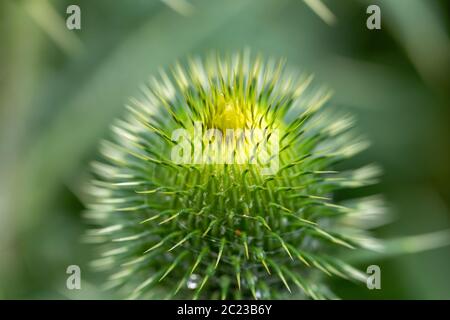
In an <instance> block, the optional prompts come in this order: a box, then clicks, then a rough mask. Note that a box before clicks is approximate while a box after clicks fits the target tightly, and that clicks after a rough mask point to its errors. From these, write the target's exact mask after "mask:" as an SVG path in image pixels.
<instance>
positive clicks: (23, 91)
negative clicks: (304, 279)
mask: <svg viewBox="0 0 450 320" xmlns="http://www.w3.org/2000/svg"><path fill="white" fill-rule="evenodd" d="M70 4H77V5H79V6H80V8H81V26H82V29H81V30H76V31H69V30H67V28H66V26H65V19H66V17H67V14H66V8H67V6H68V5H70ZM320 4H322V6H326V8H328V10H329V11H327V10H325V9H323V7H321V5H320ZM370 4H377V5H379V6H380V8H381V19H382V29H381V30H368V29H367V28H366V19H367V17H368V14H366V8H367V6H368V5H370ZM449 12H450V2H449V1H446V0H443V1H438V0H384V1H376V0H348V1H330V0H328V1H326V0H322V1H321V2H319V1H317V0H312V1H308V3H306V2H305V1H302V0H226V1H225V0H222V1H219V0H165V1H156V0H155V1H147V0H128V1H119V0H116V1H111V0H95V1H93V0H80V1H75V0H61V1H56V0H55V1H50V0H2V1H0V298H3V299H11V298H19V299H44V298H51V299H66V298H68V299H78V298H85V299H89V298H98V299H104V298H114V295H113V294H112V293H104V292H102V291H101V290H100V284H101V283H102V277H101V276H100V275H98V274H95V273H93V272H92V271H90V269H89V261H90V259H91V258H92V251H91V248H90V247H89V246H87V245H85V244H83V243H81V241H80V236H81V235H82V234H83V232H84V229H85V225H84V224H83V220H82V219H81V212H82V210H83V204H82V203H83V202H82V199H83V195H82V192H81V189H82V185H83V182H84V181H85V179H86V177H87V175H88V163H89V161H90V160H92V159H94V158H95V157H96V156H97V145H98V142H99V140H100V139H101V138H105V137H107V136H108V126H109V124H110V123H111V121H112V119H114V118H115V117H118V116H120V115H121V114H123V112H124V108H123V105H124V103H126V102H127V99H128V98H129V97H130V96H132V95H135V94H137V93H138V87H139V86H140V85H141V84H142V83H143V82H144V81H146V79H148V76H149V75H151V74H152V73H155V72H157V70H158V68H160V67H168V66H169V65H170V64H171V63H172V62H174V61H175V60H176V59H180V58H183V57H186V56H188V55H196V54H200V55H203V54H205V53H207V52H208V51H210V50H213V49H214V50H219V51H225V52H230V51H231V52H232V51H236V50H240V49H243V48H246V47H248V48H251V49H252V51H253V52H261V53H263V54H264V55H265V56H274V57H286V58H287V60H288V66H292V67H295V68H298V69H300V70H303V71H305V72H309V73H314V74H315V75H316V81H317V82H318V83H323V84H326V85H327V86H329V87H330V88H332V89H334V91H335V96H334V102H335V103H336V104H338V105H342V106H344V107H345V108H348V110H349V111H351V112H352V113H354V114H355V115H356V116H357V119H358V130H359V131H360V132H363V133H364V134H365V135H367V136H368V137H369V138H370V140H371V141H372V142H373V143H372V147H371V148H370V150H368V151H367V152H365V153H364V154H363V155H362V156H361V157H359V158H358V159H355V160H353V161H354V163H349V164H348V165H349V166H352V165H353V164H357V163H358V164H359V163H367V162H376V163H379V164H380V165H381V166H382V167H383V168H384V172H385V173H384V175H383V178H382V182H381V183H380V184H379V185H377V186H376V187H371V188H369V189H367V188H366V189H365V190H356V191H353V192H354V193H355V194H356V195H358V194H369V193H372V192H379V193H382V194H383V195H384V197H385V198H386V200H387V202H388V204H389V210H390V211H391V212H392V214H393V216H394V220H393V223H392V224H390V225H388V226H386V227H383V228H381V229H379V230H377V234H378V235H379V236H381V237H385V238H388V239H389V238H397V237H401V236H409V235H415V234H423V233H429V232H434V231H437V230H445V229H449V228H450V210H449V204H450V171H449V169H450V165H449V164H450V143H449V137H450V126H449V119H450V111H449V107H450V106H449V102H450V93H449V92H450V88H449V83H450V81H449V80H450V79H449V71H450V42H449V21H450V17H449ZM418 242H419V244H420V242H421V240H420V239H419V241H418ZM423 246H424V247H427V244H426V243H423ZM394 251H395V250H394ZM371 259H372V260H371ZM372 263H374V264H378V265H380V266H381V270H382V278H381V279H382V290H372V291H369V290H367V288H365V287H363V286H358V285H354V284H349V283H346V282H343V281H335V280H334V282H332V283H331V286H332V287H333V288H334V289H335V290H336V291H337V293H338V294H340V296H341V297H343V298H354V299H358V298H361V299H450V247H449V246H443V247H440V248H435V249H433V250H427V251H424V252H417V253H412V254H407V255H405V254H403V255H398V256H395V257H384V258H376V259H373V258H370V257H369V259H368V260H367V261H364V262H361V264H360V267H361V268H362V269H365V267H366V266H367V265H368V264H372ZM72 264H76V265H79V266H80V267H81V270H82V290H79V291H77V290H74V291H69V290H67V289H66V286H65V284H66V277H67V275H66V268H67V266H68V265H72Z"/></svg>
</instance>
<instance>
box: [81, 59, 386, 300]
mask: <svg viewBox="0 0 450 320" xmlns="http://www.w3.org/2000/svg"><path fill="white" fill-rule="evenodd" d="M330 96H331V94H330V92H329V91H328V90H325V89H323V88H321V87H317V85H314V84H313V81H312V77H311V76H307V75H301V74H297V73H294V72H288V71H287V70H286V68H285V64H284V63H283V62H282V61H274V60H269V61H267V62H264V60H263V59H262V58H261V57H252V56H251V55H250V54H249V53H248V52H244V53H240V54H236V55H232V56H227V57H220V56H210V57H208V58H207V59H205V61H202V60H201V59H191V60H190V61H189V62H188V63H187V67H186V68H184V67H183V66H182V65H181V64H180V63H177V64H175V66H174V67H172V68H171V70H170V72H168V73H166V72H164V71H161V73H160V75H159V76H158V77H155V78H153V79H151V81H150V83H149V84H148V85H147V86H144V87H143V88H142V96H141V98H139V99H131V100H130V103H129V104H128V105H127V110H128V112H127V114H126V116H125V120H118V121H116V122H115V123H114V124H113V126H112V133H113V137H112V139H110V140H111V141H110V142H107V141H105V142H103V143H102V144H101V154H102V160H100V161H97V162H94V163H93V164H92V168H93V175H94V177H93V179H92V181H91V182H90V184H89V186H88V192H89V195H90V198H89V199H90V200H89V203H88V205H87V207H88V210H87V212H86V217H87V219H88V221H89V223H90V224H91V225H92V228H91V229H90V230H89V231H88V235H87V236H88V239H89V240H90V241H92V242H95V243H97V244H98V248H99V249H100V257H99V259H97V260H96V261H94V262H93V265H94V266H95V267H97V268H99V269H101V270H105V271H107V272H108V274H109V276H108V282H107V283H108V285H107V286H108V287H109V288H114V290H116V291H117V292H120V293H122V294H123V295H124V297H128V298H172V297H174V298H206V299H218V298H222V299H223V298H230V299H245V298H254V299H259V298H261V299H269V298H272V299H274V298H275V299H277V298H313V299H327V298H335V295H334V294H333V293H332V292H331V291H330V290H329V289H328V288H327V286H326V278H327V277H329V276H337V277H342V278H344V279H348V280H349V281H356V282H358V281H360V282H365V279H366V275H365V274H364V273H362V272H360V271H358V270H357V269H355V268H354V267H352V266H350V265H349V264H348V263H347V262H346V261H345V259H344V258H343V257H344V255H343V254H342V253H343V252H345V251H350V250H361V249H374V248H376V245H377V242H376V241H375V240H374V239H372V237H371V235H370V233H369V231H368V229H369V228H370V227H373V226H375V225H376V224H377V223H379V222H382V219H381V214H382V210H380V206H381V202H380V200H379V199H378V198H377V197H373V196H372V197H368V198H367V197H366V198H358V199H353V200H346V201H345V202H343V203H341V202H338V201H337V200H336V191H337V190H339V189H345V188H356V187H361V186H365V185H369V184H373V183H375V182H376V176H377V175H378V173H379V170H378V169H377V167H376V166H374V165H366V166H363V167H360V168H355V169H354V170H345V171H343V172H339V171H337V165H338V164H339V163H340V162H342V161H344V160H346V159H348V158H350V157H352V156H354V155H355V154H357V153H358V152H360V151H362V150H363V149H364V148H365V147H367V145H368V144H367V142H366V141H365V140H364V139H363V138H361V136H360V135H359V134H357V133H355V131H354V129H353V123H354V121H353V118H352V117H351V116H350V115H348V114H345V113H342V112H341V111H340V110H337V108H336V107H335V106H333V105H332V104H330V102H329V99H330ZM196 128H197V129H198V128H199V129H201V130H204V131H205V130H209V129H214V130H216V132H219V133H222V134H223V135H222V136H220V135H219V136H215V137H214V139H216V142H221V143H220V146H221V147H222V149H221V150H222V151H223V150H226V151H227V152H228V153H230V152H231V154H232V155H233V157H232V159H237V158H240V159H244V160H243V161H240V162H239V163H233V162H227V161H218V162H217V161H204V160H205V156H204V154H202V153H201V152H200V153H199V152H197V151H196V149H195V147H196V146H198V145H200V146H201V147H202V150H205V149H208V146H210V145H211V141H212V137H211V136H208V137H205V136H201V137H200V140H198V141H197V143H196V142H195V141H193V140H189V139H187V137H188V136H190V135H191V134H192V135H194V133H195V131H196ZM178 129H183V130H185V132H186V133H187V136H184V137H183V139H184V140H183V145H184V146H185V147H186V148H184V149H183V150H182V152H181V153H182V155H181V156H182V158H183V159H189V161H177V160H176V159H174V157H173V155H174V150H176V151H177V152H178V151H180V150H179V149H176V148H177V147H179V146H180V141H179V140H176V139H174V136H173V133H174V132H175V131H176V130H178ZM229 129H232V130H235V131H236V130H237V131H238V132H240V133H243V132H245V130H252V129H258V130H260V132H262V135H260V139H259V140H258V141H257V142H256V143H252V141H253V142H254V139H253V138H254V137H252V135H247V134H245V133H244V134H241V137H243V138H242V139H240V140H239V139H238V141H236V139H234V140H233V139H231V140H229V139H228V138H227V136H226V134H225V132H226V131H227V130H229ZM273 137H276V139H274V138H273ZM194 140H195V138H194ZM268 142H270V143H268ZM263 145H265V149H264V148H263V147H262V146H263ZM263 149H264V150H263ZM270 151H274V152H270ZM177 152H175V153H177ZM225 153H226V152H225ZM261 154H263V156H260V155H261ZM249 155H250V156H249ZM255 155H256V157H255ZM185 156H187V157H185ZM222 156H223V154H221V155H219V156H218V157H219V158H220V157H222ZM258 156H260V157H258ZM199 157H200V158H199ZM274 159H276V161H277V162H271V161H274ZM201 160H203V161H201ZM206 160H208V159H206ZM209 160H211V159H209ZM216 160H217V159H216ZM222 160H223V159H222ZM273 163H275V164H276V168H275V170H273V171H272V172H270V173H264V172H263V169H264V166H265V165H267V164H273Z"/></svg>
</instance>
